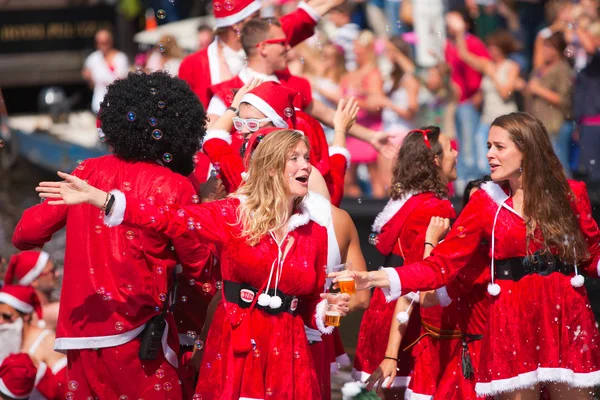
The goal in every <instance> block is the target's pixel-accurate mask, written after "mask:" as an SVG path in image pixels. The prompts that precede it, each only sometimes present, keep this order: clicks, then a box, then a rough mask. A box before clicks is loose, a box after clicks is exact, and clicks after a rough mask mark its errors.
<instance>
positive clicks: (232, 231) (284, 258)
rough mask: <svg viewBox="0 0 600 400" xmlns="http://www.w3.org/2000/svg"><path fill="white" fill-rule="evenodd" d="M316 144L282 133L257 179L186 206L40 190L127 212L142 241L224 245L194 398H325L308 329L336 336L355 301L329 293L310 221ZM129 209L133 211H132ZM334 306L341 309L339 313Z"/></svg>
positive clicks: (267, 146)
mask: <svg viewBox="0 0 600 400" xmlns="http://www.w3.org/2000/svg"><path fill="white" fill-rule="evenodd" d="M308 158H309V144H308V141H307V139H306V137H305V136H304V135H303V134H302V132H299V131H294V130H279V131H276V132H272V133H270V134H269V135H267V136H266V137H265V138H264V139H263V140H262V141H261V144H260V146H258V147H257V149H256V150H255V151H254V153H253V155H252V157H251V160H250V167H249V169H248V179H247V181H246V182H245V183H244V184H243V185H242V186H240V188H239V189H238V190H237V191H236V192H235V193H234V194H233V195H231V196H230V197H228V198H226V199H223V200H218V201H214V202H210V203H205V204H194V205H192V206H185V207H179V206H178V205H176V204H166V205H165V204H154V203H155V202H154V201H152V202H151V203H152V204H150V202H149V201H147V199H137V198H127V193H125V194H124V193H122V192H119V191H117V190H114V191H112V192H111V193H106V192H103V191H100V190H98V189H96V188H94V187H92V186H90V185H88V184H86V183H85V182H84V181H82V180H81V179H79V178H77V177H75V176H72V175H69V174H63V173H59V175H60V176H61V177H62V178H63V179H65V181H64V182H42V183H40V186H39V187H38V188H37V189H36V190H38V191H39V192H41V193H40V196H41V197H44V198H50V199H51V200H52V201H51V202H50V204H56V205H64V204H67V205H72V204H81V203H89V204H92V205H94V206H96V207H99V208H103V207H104V204H105V203H106V202H107V200H110V199H111V198H114V200H112V201H111V204H112V203H113V202H114V205H113V206H112V209H111V210H110V212H109V215H111V214H112V213H120V215H121V216H123V219H124V221H125V223H127V224H129V226H131V228H132V229H139V231H140V234H142V233H143V232H147V231H153V230H154V231H162V232H166V234H167V235H169V236H172V237H177V236H181V235H194V236H196V237H197V238H198V240H201V241H204V242H210V243H213V244H215V245H216V247H217V250H218V252H219V258H220V260H221V273H222V276H223V288H222V296H223V300H222V302H221V303H220V304H219V305H218V307H217V311H216V312H215V315H214V319H213V323H212V325H211V327H210V331H209V334H208V338H207V340H206V345H205V352H204V356H203V359H202V364H201V367H200V376H199V381H198V382H199V383H198V386H197V388H196V395H194V398H195V397H198V396H199V397H201V398H257V399H258V398H277V399H314V400H317V399H321V394H320V390H319V385H318V382H317V377H316V372H315V369H314V363H313V362H312V359H311V356H310V352H309V348H308V341H307V338H306V334H305V330H304V325H305V324H306V325H307V326H309V327H312V328H313V329H318V330H319V331H321V332H323V333H331V331H332V330H333V327H326V326H325V314H326V311H328V310H331V309H335V311H337V312H338V313H339V315H340V316H343V315H345V314H346V313H347V312H348V305H349V299H350V296H349V295H348V294H338V295H334V294H323V288H324V285H325V275H326V272H325V265H326V263H327V232H326V228H324V227H322V226H320V225H318V224H316V223H314V222H313V221H311V220H310V218H309V215H308V212H307V211H306V208H305V206H304V204H303V199H304V197H305V196H306V195H307V193H308V176H309V175H310V171H311V166H310V163H309V162H308ZM125 200H126V202H125ZM334 306H335V307H334Z"/></svg>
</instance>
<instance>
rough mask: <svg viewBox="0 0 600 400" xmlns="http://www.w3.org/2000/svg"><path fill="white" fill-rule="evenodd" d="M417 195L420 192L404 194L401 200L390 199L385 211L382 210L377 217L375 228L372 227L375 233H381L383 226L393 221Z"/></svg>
mask: <svg viewBox="0 0 600 400" xmlns="http://www.w3.org/2000/svg"><path fill="white" fill-rule="evenodd" d="M415 194H418V192H412V191H411V192H405V193H403V194H402V196H400V198H399V199H396V200H392V199H390V200H389V201H388V202H387V204H386V205H385V207H383V210H381V212H380V213H379V214H377V216H376V217H375V222H373V226H372V227H371V229H372V230H373V232H375V233H380V232H381V229H383V226H384V225H385V224H387V223H388V221H389V220H390V219H392V218H393V217H394V215H396V213H397V212H398V211H400V209H401V208H402V206H404V204H406V202H407V201H408V199H410V198H411V197H413V196H414V195H415Z"/></svg>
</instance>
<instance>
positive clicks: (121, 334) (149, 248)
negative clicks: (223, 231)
mask: <svg viewBox="0 0 600 400" xmlns="http://www.w3.org/2000/svg"><path fill="white" fill-rule="evenodd" d="M74 175H76V176H78V177H80V178H81V179H85V180H87V181H88V182H89V183H90V184H91V185H93V186H96V187H98V188H100V189H103V190H106V191H109V190H111V189H114V188H119V189H121V190H122V191H123V192H125V193H127V194H128V197H129V198H130V199H135V200H136V204H137V207H141V210H140V211H141V212H143V207H145V204H148V205H149V206H151V205H152V204H154V203H155V202H156V203H160V204H164V206H163V207H162V208H159V209H157V210H156V212H157V213H160V212H163V213H164V212H166V210H167V209H168V208H169V207H171V205H172V204H193V203H194V202H197V201H198V200H197V195H196V194H195V192H194V190H193V188H192V186H191V184H190V182H189V180H188V179H187V178H185V177H184V176H181V175H179V174H176V173H174V172H172V171H171V170H169V169H168V168H165V167H162V166H160V165H158V164H157V163H153V162H126V161H123V160H121V159H119V158H117V157H115V156H112V155H109V156H104V157H100V158H95V159H89V160H86V161H85V162H84V163H82V164H81V165H80V166H79V167H78V168H77V169H76V170H75V171H74ZM121 207H122V206H121ZM124 211H125V210H124V209H120V210H119V209H117V208H115V209H114V211H113V213H112V215H111V216H109V217H107V216H105V215H104V212H102V211H100V210H98V209H97V208H95V207H93V206H91V205H88V204H81V205H77V206H72V207H67V206H51V205H48V204H47V203H46V202H44V203H42V204H39V205H36V206H34V207H31V208H29V209H28V210H26V211H25V212H24V213H23V216H22V217H21V220H20V221H19V224H18V225H17V227H16V229H15V233H14V236H13V243H14V245H15V247H17V248H19V249H22V250H26V249H31V248H35V247H42V246H43V245H44V243H46V242H47V241H49V240H50V239H51V237H52V235H53V234H54V233H55V232H56V231H58V230H60V229H62V228H63V227H65V226H66V228H67V232H68V236H67V243H66V251H65V265H64V278H63V286H62V292H61V310H60V314H59V318H58V323H57V329H56V337H57V339H56V342H55V348H56V349H58V350H67V349H81V348H102V347H111V346H115V345H118V344H122V343H126V342H128V341H129V340H132V339H133V338H134V337H135V336H137V335H138V334H139V331H141V328H142V327H143V325H144V324H145V323H146V322H147V321H148V320H149V319H150V318H152V317H153V316H155V315H157V314H158V313H160V312H161V310H162V309H163V306H164V302H165V300H166V298H167V293H168V286H169V279H170V277H171V276H172V275H171V273H172V271H173V268H174V267H175V265H176V264H178V263H181V264H182V265H183V267H184V268H196V269H201V268H203V267H204V263H205V261H206V252H207V248H206V246H205V245H203V244H201V243H199V242H198V241H197V240H190V239H189V238H187V237H176V238H172V239H170V238H168V237H167V236H165V235H161V234H158V233H156V232H154V231H152V230H150V229H145V228H143V227H139V226H134V225H131V224H128V223H123V224H121V225H119V226H118V227H116V228H113V229H109V228H107V227H106V226H105V225H104V223H106V224H109V225H116V224H117V223H119V222H120V221H122V219H123V213H124ZM103 222H104V223H103ZM170 328H172V329H174V328H175V327H174V326H170ZM170 361H171V360H170ZM174 364H176V360H175V362H174Z"/></svg>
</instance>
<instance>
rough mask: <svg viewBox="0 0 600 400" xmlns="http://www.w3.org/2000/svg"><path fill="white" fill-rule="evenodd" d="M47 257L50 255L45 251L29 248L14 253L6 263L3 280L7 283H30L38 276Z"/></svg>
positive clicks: (46, 261)
mask: <svg viewBox="0 0 600 400" xmlns="http://www.w3.org/2000/svg"><path fill="white" fill-rule="evenodd" d="M49 259H50V255H48V253H46V252H45V251H35V250H30V251H22V252H20V253H17V254H15V255H14V256H12V257H11V258H10V262H9V263H8V268H7V270H6V275H5V276H4V282H6V284H7V285H12V284H13V283H18V284H19V285H30V284H31V282H33V281H35V280H36V279H37V278H38V277H39V276H40V274H41V273H42V271H43V270H44V267H45V266H46V263H48V260H49ZM15 281H16V282H15Z"/></svg>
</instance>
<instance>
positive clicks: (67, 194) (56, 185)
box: [35, 171, 106, 206]
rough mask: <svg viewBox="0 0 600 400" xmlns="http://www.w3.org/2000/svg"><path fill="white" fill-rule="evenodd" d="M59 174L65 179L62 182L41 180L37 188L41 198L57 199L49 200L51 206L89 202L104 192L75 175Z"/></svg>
mask: <svg viewBox="0 0 600 400" xmlns="http://www.w3.org/2000/svg"><path fill="white" fill-rule="evenodd" d="M58 176H60V177H61V178H63V179H64V180H63V181H61V182H40V183H39V186H38V187H36V188H35V191H36V192H38V193H39V196H40V197H41V198H43V199H57V200H51V201H48V204H49V205H51V206H57V205H75V204H82V203H88V202H91V200H92V199H93V198H94V197H95V196H97V195H99V194H100V193H104V192H102V191H101V190H98V189H96V188H95V187H93V186H90V185H88V184H87V182H85V181H84V180H82V179H80V178H78V177H76V176H74V175H70V174H67V173H64V172H60V171H59V172H58ZM104 198H106V193H104Z"/></svg>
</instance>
